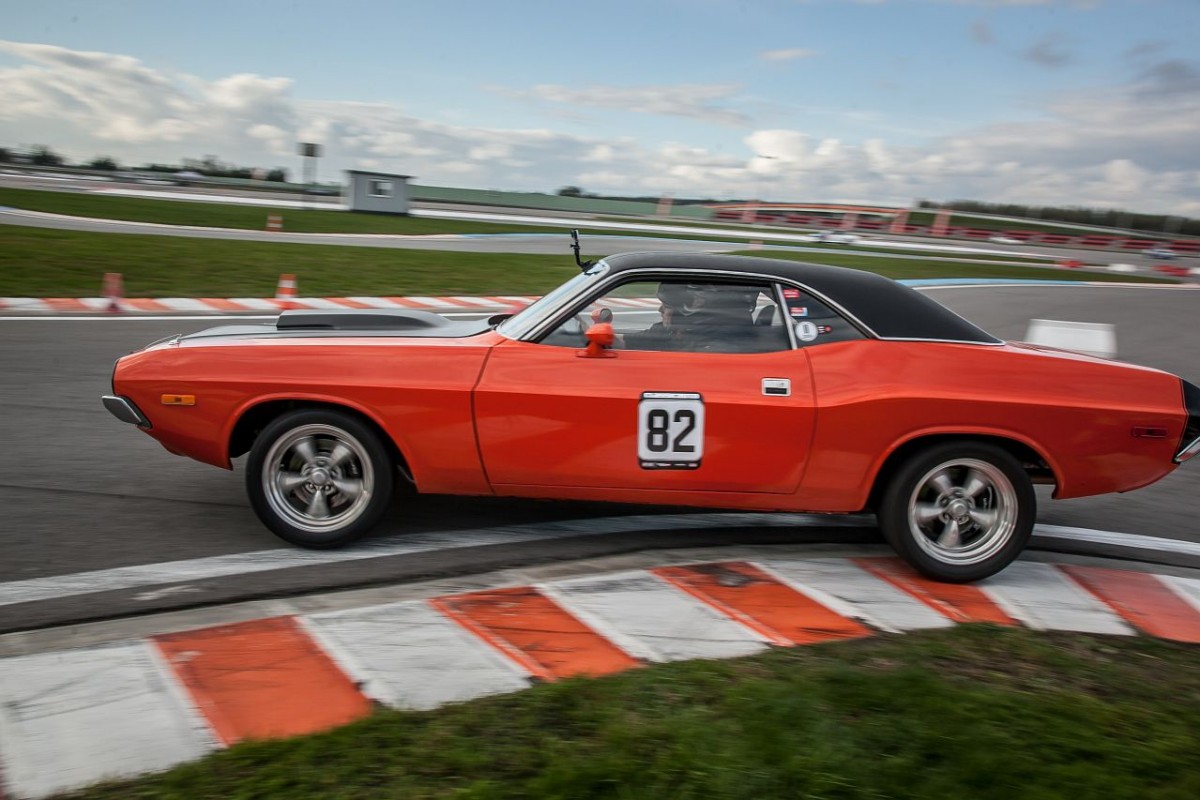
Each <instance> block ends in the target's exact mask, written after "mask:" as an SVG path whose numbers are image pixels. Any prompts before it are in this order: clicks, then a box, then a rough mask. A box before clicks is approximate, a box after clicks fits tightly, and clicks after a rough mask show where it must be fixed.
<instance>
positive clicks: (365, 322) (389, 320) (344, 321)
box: [275, 308, 459, 332]
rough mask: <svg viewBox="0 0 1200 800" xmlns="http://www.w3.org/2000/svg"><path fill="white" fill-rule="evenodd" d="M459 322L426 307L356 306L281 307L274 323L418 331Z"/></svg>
mask: <svg viewBox="0 0 1200 800" xmlns="http://www.w3.org/2000/svg"><path fill="white" fill-rule="evenodd" d="M458 324H459V323H454V322H451V321H450V320H448V319H446V318H445V317H442V316H438V315H437V314H433V313H431V312H429V311H408V310H402V309H397V310H395V311H392V310H387V309H375V308H358V309H345V310H337V311H284V312H283V313H282V314H280V315H279V319H278V320H277V321H276V323H275V327H276V328H277V329H278V330H281V331H298V330H305V331H312V330H319V331H380V330H384V331H396V332H419V331H432V330H435V329H438V328H445V327H447V326H457V325H458Z"/></svg>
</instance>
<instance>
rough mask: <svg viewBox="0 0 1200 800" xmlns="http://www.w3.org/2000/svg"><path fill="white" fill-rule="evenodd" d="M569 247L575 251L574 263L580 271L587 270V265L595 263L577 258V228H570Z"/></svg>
mask: <svg viewBox="0 0 1200 800" xmlns="http://www.w3.org/2000/svg"><path fill="white" fill-rule="evenodd" d="M571 249H572V250H574V251H575V263H576V264H577V265H578V266H579V269H580V270H581V271H583V272H587V271H588V267H590V266H591V265H592V264H595V263H596V262H595V261H580V260H579V230H578V229H574V228H573V229H572V230H571Z"/></svg>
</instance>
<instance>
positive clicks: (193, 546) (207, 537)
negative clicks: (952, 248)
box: [0, 286, 1200, 632]
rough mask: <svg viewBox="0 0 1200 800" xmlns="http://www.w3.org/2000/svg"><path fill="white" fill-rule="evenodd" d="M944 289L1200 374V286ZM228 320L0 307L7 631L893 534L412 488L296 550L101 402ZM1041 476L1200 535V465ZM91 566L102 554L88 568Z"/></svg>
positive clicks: (1052, 517) (959, 301)
mask: <svg viewBox="0 0 1200 800" xmlns="http://www.w3.org/2000/svg"><path fill="white" fill-rule="evenodd" d="M933 295H934V296H935V297H937V299H939V300H940V301H942V302H943V303H945V304H947V305H948V306H950V307H951V308H954V309H955V310H956V311H958V312H959V313H960V314H963V315H964V316H966V317H968V318H970V319H972V320H974V321H976V322H978V323H980V324H981V325H983V326H984V327H985V328H987V329H989V330H991V331H992V332H994V333H996V334H997V335H999V336H1002V337H1005V338H1015V339H1020V338H1023V337H1024V334H1025V331H1026V326H1027V325H1028V320H1029V319H1031V318H1045V319H1056V320H1070V321H1089V322H1109V323H1112V324H1115V325H1116V330H1117V346H1118V357H1119V358H1121V359H1123V360H1128V361H1131V362H1135V363H1141V364H1146V365H1149V366H1156V367H1160V368H1163V369H1167V370H1170V371H1172V372H1176V373H1178V374H1180V375H1183V376H1184V377H1187V378H1189V379H1191V380H1193V381H1196V380H1197V379H1200V353H1198V352H1197V348H1196V347H1195V344H1196V340H1195V335H1194V333H1191V331H1193V330H1194V328H1193V324H1194V322H1193V321H1194V319H1195V318H1196V316H1197V310H1200V290H1193V289H1160V288H1128V289H1127V288H1113V287H1089V286H1082V287H1060V286H1037V287H1030V286H1005V287H990V288H985V287H968V288H962V287H960V288H944V289H937V290H933ZM216 324H220V323H219V322H218V321H217V320H212V319H203V318H196V317H187V318H176V319H167V320H164V319H161V318H160V319H149V318H134V317H116V318H102V319H95V318H92V319H85V318H64V317H58V318H51V317H48V318H43V319H17V318H12V317H9V318H4V317H0V341H3V343H4V347H3V348H0V370H3V374H4V375H5V376H6V379H5V381H4V382H3V383H2V384H0V407H2V408H3V409H4V413H3V414H2V415H0V442H3V443H4V448H3V455H4V458H3V462H2V464H0V503H3V505H4V508H5V515H4V523H3V531H4V534H3V544H4V553H5V555H4V558H3V559H2V560H0V632H3V631H11V630H22V629H29V628H35V627H42V626H46V625H51V624H60V623H65V622H73V621H81V620H87V619H96V618H102V617H108V616H117V615H122V614H130V613H145V612H149V611H161V610H165V609H171V608H180V607H185V606H194V605H203V604H209V603H215V602H225V601H234V600H242V599H249V598H255V597H269V596H279V595H289V594H296V593H301V592H306V591H311V590H316V589H336V588H342V587H350V586H361V585H369V584H377V583H386V582H394V581H402V580H410V579H417V578H430V577H442V576H453V575H469V574H474V573H480V572H483V571H486V570H493V569H497V568H503V567H507V566H515V565H520V564H531V563H539V562H546V561H554V560H562V559H576V558H585V557H591V556H595V555H601V554H612V553H621V552H627V551H633V550H639V549H645V548H653V547H680V546H705V545H724V544H744V543H774V542H788V543H796V542H804V541H828V542H846V541H855V542H863V541H866V542H877V541H878V534H877V532H876V531H875V529H874V528H873V527H872V520H871V519H870V518H867V517H858V518H849V519H842V518H831V519H829V521H828V525H824V526H822V525H821V524H820V523H821V520H815V521H814V520H805V523H806V524H805V525H803V526H799V527H797V526H795V525H793V524H791V521H790V520H789V519H788V518H780V519H778V520H776V521H775V522H774V523H768V524H761V523H760V522H757V521H754V520H750V519H743V518H741V517H738V516H737V515H733V516H732V517H730V518H728V519H726V520H724V521H722V520H720V519H718V520H717V521H716V522H715V523H714V521H713V520H712V519H709V518H708V517H707V515H706V516H704V517H696V518H695V519H696V521H697V524H695V525H691V524H689V521H688V518H687V517H677V516H658V517H655V518H654V519H655V520H658V522H654V521H653V520H651V521H645V520H630V522H629V524H625V525H622V524H621V522H620V519H619V518H620V517H622V516H627V515H645V514H653V513H656V512H657V513H658V514H660V515H661V514H667V513H669V512H671V511H673V510H670V509H646V508H644V507H612V506H597V505H593V504H574V503H540V502H529V501H510V500H503V499H495V498H479V499H469V500H463V499H450V498H438V497H405V496H402V497H398V498H397V500H396V503H395V507H394V508H393V511H392V513H391V515H390V516H389V518H388V520H387V522H386V523H385V524H384V525H383V526H381V530H380V531H379V533H378V535H377V536H375V537H373V538H372V539H371V540H369V541H367V542H364V543H362V544H360V545H358V546H356V548H354V549H353V552H351V553H346V552H345V551H339V553H336V554H328V553H307V552H306V551H296V550H294V549H291V548H288V547H287V546H286V545H284V543H282V542H280V541H279V540H277V539H275V537H273V536H272V535H271V534H270V533H269V532H267V531H266V529H264V528H263V527H262V526H261V525H260V524H259V523H258V521H257V519H256V518H255V517H254V516H253V514H252V512H251V511H250V509H249V507H248V504H247V502H246V499H245V493H244V489H243V485H242V475H241V473H240V468H239V469H237V470H235V472H234V473H232V474H231V473H228V472H225V471H223V470H219V469H215V468H212V467H208V466H205V465H202V464H199V463H195V462H192V461H189V460H185V459H182V458H178V457H175V456H172V455H170V454H168V453H167V452H166V451H164V450H163V449H162V448H161V447H160V446H159V445H158V444H157V443H156V442H154V441H153V440H151V439H150V438H149V437H147V436H144V435H142V434H140V433H139V432H137V431H136V430H134V429H133V428H131V427H130V426H127V425H124V424H122V423H120V422H118V421H116V420H115V419H113V418H112V417H111V416H109V414H108V413H107V412H106V411H104V409H103V408H102V407H101V405H100V402H99V397H100V395H101V394H103V393H105V392H107V391H108V390H109V377H110V371H111V367H112V363H113V360H114V359H115V358H117V357H118V356H120V355H121V354H123V353H125V352H128V351H130V350H134V349H136V348H138V347H140V346H141V345H143V344H145V343H147V342H150V341H152V340H154V339H157V338H160V337H162V336H165V335H168V334H171V333H176V332H188V331H192V330H198V329H201V328H205V327H210V326H212V325H216ZM970 379H971V377H970V376H969V375H964V376H963V380H964V381H969V380H970ZM240 460H241V459H239V461H240ZM1042 496H1043V501H1042V508H1041V511H1040V513H1039V517H1038V519H1039V523H1042V524H1050V525H1061V526H1078V527H1083V528H1094V529H1100V530H1108V531H1120V532H1124V533H1138V534H1145V535H1150V536H1158V537H1167V538H1175V539H1184V540H1188V541H1193V542H1195V541H1200V522H1197V520H1196V517H1195V498H1196V497H1197V496H1200V469H1197V467H1196V465H1187V466H1185V467H1183V468H1181V469H1180V470H1178V471H1177V472H1175V473H1174V474H1172V475H1170V476H1168V478H1166V479H1165V480H1163V481H1161V482H1159V483H1158V484H1156V485H1154V486H1151V487H1148V488H1145V489H1142V490H1139V491H1137V492H1134V493H1131V494H1128V495H1114V496H1105V497H1098V498H1084V499H1079V500H1070V501H1053V502H1052V501H1050V500H1048V499H1046V497H1045V493H1044V492H1043V493H1042ZM676 511H677V510H676ZM839 523H840V525H839ZM835 526H836V527H835ZM406 542H407V543H408V544H407V545H405V543H406ZM263 551H269V552H266V553H264V552H263ZM251 553H254V554H256V555H254V556H252V557H249V558H243V559H242V560H241V561H239V560H238V558H237V557H238V554H243V555H244V554H251ZM297 554H304V555H303V556H302V558H303V564H304V565H302V566H296V565H295V564H294V563H293V562H294V559H295V558H297ZM221 557H228V558H229V559H231V561H230V562H229V563H225V562H221V561H220V558H221ZM193 559H209V560H208V561H205V562H203V563H204V564H205V565H206V566H205V569H209V568H210V567H211V565H213V564H217V566H218V567H219V568H218V569H217V570H216V571H210V572H203V573H202V574H201V573H197V575H198V577H196V576H193V577H191V578H188V577H186V576H187V575H188V574H189V573H186V572H185V571H180V572H178V575H176V574H175V573H174V572H172V570H175V569H179V570H183V568H182V567H178V565H177V566H176V567H164V568H163V571H164V573H165V576H164V575H160V576H158V577H157V578H155V579H154V580H148V581H147V580H143V579H142V578H138V577H130V578H128V579H127V580H126V579H125V578H123V577H122V575H123V573H117V572H114V570H117V569H119V568H124V567H134V566H137V565H143V566H146V565H155V564H163V563H164V562H178V561H182V560H193ZM273 559H282V560H284V561H287V560H288V559H292V560H293V562H289V563H288V564H287V566H289V567H290V568H288V569H267V568H265V567H266V566H269V565H271V564H272V563H274V562H273ZM189 563H193V562H189ZM238 563H256V564H257V567H256V568H257V570H258V571H255V572H253V574H245V573H244V571H239V569H240V568H239V567H237V566H236V564H238ZM222 564H224V566H222ZM280 566H284V564H283V563H280ZM90 571H105V572H103V574H101V575H98V576H90V577H89V576H86V575H83V576H81V575H80V574H81V573H87V572H90ZM143 572H144V570H143ZM138 575H142V572H139V573H138ZM214 575H215V576H216V577H211V576H214ZM55 576H59V577H61V578H62V581H63V583H62V587H63V588H62V589H61V591H55V589H54V586H55V585H56V584H55V583H54V581H50V583H48V584H46V583H40V584H39V583H37V582H38V581H39V580H42V579H51V578H54V577H55ZM89 581H92V583H89ZM22 582H23V583H22ZM47 586H49V587H50V588H47ZM28 587H37V589H38V591H39V592H41V594H36V593H35V594H36V596H37V597H38V598H40V599H39V600H38V601H36V602H21V601H20V600H19V599H18V598H20V597H22V595H21V594H20V592H21V591H23V590H25V589H26V588H28ZM81 587H82V589H81ZM6 590H8V594H5V591H6ZM35 594H31V595H26V596H35ZM6 598H7V599H6Z"/></svg>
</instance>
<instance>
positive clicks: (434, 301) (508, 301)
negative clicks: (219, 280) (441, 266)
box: [0, 296, 537, 314]
mask: <svg viewBox="0 0 1200 800" xmlns="http://www.w3.org/2000/svg"><path fill="white" fill-rule="evenodd" d="M536 299H537V298H536V297H526V296H497V297H297V298H290V299H288V300H274V299H271V298H263V297H158V298H149V297H124V298H120V299H119V300H117V308H116V309H115V310H117V311H122V312H131V313H138V312H141V313H157V314H172V313H180V312H185V313H195V312H208V313H219V314H228V313H250V312H269V313H272V314H277V313H279V312H280V311H281V310H283V309H286V308H300V309H345V308H383V309H400V308H415V309H422V310H426V311H438V312H447V311H480V310H487V309H497V308H508V307H512V306H525V305H528V304H529V303H532V302H533V301H534V300H536ZM112 306H113V301H112V300H111V299H110V298H107V297H0V311H24V312H31V313H48V312H49V313H59V314H62V313H93V314H94V313H104V312H110V311H113V310H114V309H113V307H112Z"/></svg>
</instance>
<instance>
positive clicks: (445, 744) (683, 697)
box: [78, 626, 1200, 800]
mask: <svg viewBox="0 0 1200 800" xmlns="http://www.w3.org/2000/svg"><path fill="white" fill-rule="evenodd" d="M1198 718H1200V651H1198V650H1197V648H1195V647H1187V646H1182V645H1172V644H1169V643H1164V642H1159V641H1156V640H1151V639H1146V638H1129V639H1125V638H1121V637H1111V638H1101V637H1087V636H1078V635H1075V636H1072V635H1065V634H1063V635H1060V634H1052V635H1043V634H1037V633H1034V632H1030V631H1027V630H1012V629H1002V628H997V627H991V626H960V627H958V628H955V629H951V630H946V631H936V632H928V633H921V634H909V635H907V636H903V637H879V638H874V639H868V640H860V641H855V642H843V643H838V644H828V645H820V646H816V647H807V648H796V649H788V650H778V651H773V652H770V653H766V654H763V655H761V656H755V657H751V658H744V659H737V660H730V661H717V662H712V661H695V662H686V663H680V664H669V665H659V666H654V667H650V668H647V669H640V670H634V671H632V672H628V673H625V674H622V675H617V676H614V677H610V678H604V679H599V680H583V679H576V680H569V681H565V682H562V683H555V684H544V685H541V686H537V687H535V688H533V689H531V690H529V691H525V692H521V693H518V694H513V695H507V696H503V697H493V698H486V699H482V700H477V701H472V702H469V703H464V704H459V705H453V706H448V707H445V708H442V709H439V710H435V711H432V712H421V713H416V712H399V711H378V712H376V713H375V714H374V715H372V716H371V717H370V718H368V719H365V720H362V721H360V722H358V723H355V724H353V725H350V726H347V727H345V728H341V729H338V730H335V731H332V732H329V733H326V734H321V735H317V736H310V737H305V738H299V739H292V740H288V741H278V742H254V743H245V744H241V745H237V746H235V747H233V748H231V749H230V750H228V751H225V752H222V753H219V754H217V755H214V756H212V757H210V758H207V759H205V760H204V761H201V762H197V763H195V764H192V765H187V766H183V767H179V768H177V769H175V770H173V771H171V772H169V773H166V774H164V775H161V776H155V777H150V778H145V779H142V780H137V781H134V782H128V783H122V784H119V785H117V784H114V785H109V786H105V787H98V788H95V789H92V790H89V791H87V792H84V793H82V794H80V795H78V797H80V798H86V800H107V799H108V798H121V800H128V799H129V798H188V799H189V800H191V799H192V798H222V800H223V799H224V798H251V797H253V798H274V797H279V798H284V797H288V798H290V797H321V798H364V799H367V798H393V797H405V798H408V797H412V798H472V799H474V800H482V799H483V798H496V799H497V800H499V799H500V798H572V799H576V798H578V799H584V800H586V799H587V798H628V799H630V800H632V799H633V798H651V799H652V800H662V799H663V798H671V800H687V799H688V798H705V799H706V800H707V799H708V798H746V800H763V799H764V798H784V797H786V798H800V797H813V798H818V797H819V798H844V799H846V800H851V799H858V798H862V799H863V800H866V799H867V798H871V799H872V800H876V799H879V798H931V799H932V798H938V799H939V800H940V799H941V798H947V797H954V798H975V799H978V800H991V799H992V798H995V800H1011V799H1012V798H1072V800H1086V799H1087V798H1097V800H1099V799H1100V798H1103V799H1104V800H1113V799H1114V798H1138V800H1148V799H1150V798H1163V799H1164V800H1165V799H1167V798H1172V799H1173V798H1178V799H1179V800H1184V799H1185V798H1187V799H1188V800H1190V798H1194V797H1198V796H1200V727H1197V726H1196V724H1195V720H1196V719H1198Z"/></svg>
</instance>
